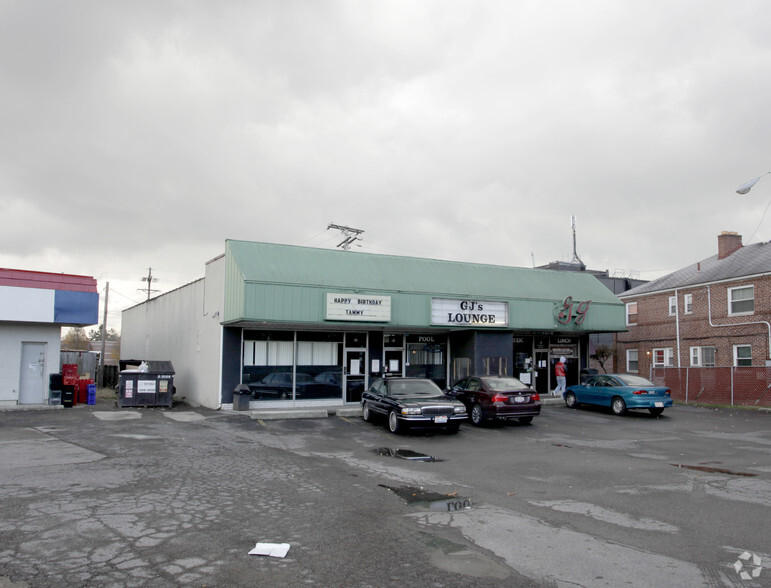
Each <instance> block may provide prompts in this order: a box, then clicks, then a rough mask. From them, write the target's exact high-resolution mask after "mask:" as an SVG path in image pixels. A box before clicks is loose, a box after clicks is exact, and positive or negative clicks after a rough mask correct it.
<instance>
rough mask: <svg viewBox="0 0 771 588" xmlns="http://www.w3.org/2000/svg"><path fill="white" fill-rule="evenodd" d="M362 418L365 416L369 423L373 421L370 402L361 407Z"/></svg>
mask: <svg viewBox="0 0 771 588" xmlns="http://www.w3.org/2000/svg"><path fill="white" fill-rule="evenodd" d="M361 418H363V419H364V420H365V421H367V422H368V423H371V422H372V413H371V412H370V411H369V404H368V403H366V402H365V403H364V406H362V407H361Z"/></svg>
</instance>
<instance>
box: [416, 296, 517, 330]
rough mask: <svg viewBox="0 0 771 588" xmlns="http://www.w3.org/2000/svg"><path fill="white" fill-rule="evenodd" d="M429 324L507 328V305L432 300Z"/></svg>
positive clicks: (446, 299) (441, 299)
mask: <svg viewBox="0 0 771 588" xmlns="http://www.w3.org/2000/svg"><path fill="white" fill-rule="evenodd" d="M431 324H432V325H445V326H448V327H474V328H483V327H507V326H508V325H509V303H508V302H499V301H489V300H451V299H448V298H432V299H431Z"/></svg>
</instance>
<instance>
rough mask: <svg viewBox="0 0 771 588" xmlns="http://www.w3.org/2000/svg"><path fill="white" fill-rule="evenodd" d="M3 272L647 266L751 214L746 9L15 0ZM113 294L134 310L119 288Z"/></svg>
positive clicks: (712, 246) (751, 15) (768, 46)
mask: <svg viewBox="0 0 771 588" xmlns="http://www.w3.org/2000/svg"><path fill="white" fill-rule="evenodd" d="M0 11H2V18H0V84H2V87H3V89H4V91H3V92H2V93H0V124H1V125H2V128H3V133H2V134H1V135H0V217H1V218H2V221H0V224H1V226H2V231H0V266H4V267H14V268H21V269H31V270H40V271H56V272H58V271H63V272H68V273H79V274H86V275H94V276H96V277H97V278H98V279H99V281H100V285H103V284H104V282H106V281H110V282H111V284H112V287H113V288H116V289H117V290H118V291H121V292H122V293H123V294H124V296H122V297H119V298H118V299H117V300H118V302H116V304H118V305H123V306H126V305H128V304H131V302H130V300H129V299H130V298H134V297H135V299H136V300H139V299H141V298H142V296H141V294H138V293H137V292H136V289H137V288H139V287H140V286H141V283H140V282H139V277H140V276H141V275H145V274H146V272H147V268H148V267H150V266H152V267H153V268H155V269H154V273H156V275H157V276H158V277H159V278H161V281H160V282H159V283H158V287H159V288H160V289H162V290H164V291H165V290H168V289H171V288H173V287H176V286H179V285H181V284H184V283H186V282H188V281H190V280H193V279H196V278H198V277H200V276H201V275H202V274H203V263H204V262H205V261H206V260H208V259H210V258H212V257H214V256H215V255H217V254H219V253H221V252H222V251H223V250H224V241H225V239H227V238H235V239H252V240H264V241H271V242H281V243H291V244H305V245H308V246H321V247H334V245H335V244H336V243H337V242H338V240H337V238H336V234H335V232H334V231H325V228H326V226H327V224H328V223H329V222H337V223H340V224H347V225H349V226H355V227H358V228H361V229H364V230H365V231H366V232H365V234H364V241H363V242H362V243H361V244H362V249H361V250H362V251H370V252H378V253H389V254H404V255H421V256H426V257H435V258H443V259H457V260H464V261H476V262H480V263H494V264H509V265H522V266H529V265H531V263H532V260H535V262H536V263H537V264H542V263H546V262H548V261H553V260H565V259H569V258H570V256H571V253H572V251H571V249H572V235H571V232H570V216H571V215H576V216H577V219H578V220H577V226H578V247H579V253H580V255H581V258H582V259H583V260H584V261H585V262H586V263H587V264H588V265H589V266H590V267H592V268H596V269H610V270H611V271H613V270H616V269H618V270H620V271H622V272H627V273H629V272H633V271H634V272H639V276H640V277H642V278H653V277H656V276H657V275H661V274H662V273H665V272H667V271H671V270H673V269H675V268H677V267H680V266H682V265H685V264H687V263H690V262H692V261H695V260H696V259H700V258H702V257H706V256H708V255H711V254H712V253H714V252H715V251H716V235H717V234H718V233H719V232H720V231H722V230H736V231H738V232H740V233H742V234H743V235H744V236H745V238H746V239H747V238H749V237H750V236H751V235H752V234H753V232H754V231H755V229H756V228H758V231H757V234H755V236H754V237H753V239H754V240H755V241H757V240H765V239H768V238H771V235H769V228H770V227H769V224H768V223H769V222H771V220H769V221H764V222H761V218H762V215H763V212H764V209H765V207H766V205H767V204H768V202H769V200H771V180H767V181H768V183H767V184H766V183H765V181H764V182H763V183H759V184H758V186H757V187H756V188H754V189H753V191H752V192H751V193H750V194H748V195H747V196H744V197H739V196H737V195H736V194H734V192H733V191H734V189H735V187H736V186H738V185H739V184H740V183H742V182H744V181H745V180H747V179H749V178H750V177H752V176H754V175H758V174H760V173H762V172H764V171H767V170H768V169H771V167H769V166H770V165H771V161H770V160H769V156H768V148H767V144H768V137H769V136H771V128H769V127H770V126H771V123H770V122H769V117H768V116H766V111H767V104H768V103H769V97H771V82H769V80H770V79H771V76H770V75H769V73H771V72H769V69H771V59H769V57H771V40H770V39H771V37H769V35H768V30H767V26H768V25H767V23H768V21H769V18H768V17H769V16H771V8H769V7H768V6H767V4H766V3H764V2H761V1H756V2H753V1H742V2H734V3H731V4H728V3H717V4H714V3H713V4H711V5H709V4H704V3H703V2H696V1H678V2H663V1H654V2H647V3H643V4H639V3H638V4H632V5H627V4H623V3H614V2H602V1H599V0H598V1H592V0H590V1H587V2H582V3H575V2H569V1H564V0H563V1H547V2H535V1H533V2H516V3H512V2H488V3H482V4H478V5H473V4H470V3H465V2H447V1H442V2H438V1H437V2H424V3H402V2H278V1H277V2H256V3H252V2H235V1H232V2H230V1H226V2H218V3H210V2H174V1H168V2H163V1H161V2H131V3H127V2H115V1H112V2H110V1H108V2H101V1H100V2H95V1H92V2H86V1H75V2H67V3H44V2H37V1H32V2H29V1H14V0H10V1H6V2H5V3H4V4H3V6H2V8H0ZM124 299H125V300H124Z"/></svg>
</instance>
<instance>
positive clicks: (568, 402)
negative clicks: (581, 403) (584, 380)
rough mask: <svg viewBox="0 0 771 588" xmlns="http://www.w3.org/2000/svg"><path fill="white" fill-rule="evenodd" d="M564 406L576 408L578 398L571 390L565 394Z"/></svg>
mask: <svg viewBox="0 0 771 588" xmlns="http://www.w3.org/2000/svg"><path fill="white" fill-rule="evenodd" d="M565 406H567V407H568V408H578V398H576V395H575V394H574V393H573V392H568V393H567V394H565Z"/></svg>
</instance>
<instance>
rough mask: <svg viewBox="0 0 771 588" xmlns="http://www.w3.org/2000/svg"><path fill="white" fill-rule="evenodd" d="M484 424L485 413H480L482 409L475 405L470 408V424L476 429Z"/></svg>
mask: <svg viewBox="0 0 771 588" xmlns="http://www.w3.org/2000/svg"><path fill="white" fill-rule="evenodd" d="M484 423H485V413H484V412H483V411H482V407H481V406H479V405H478V404H475V405H474V406H472V407H471V424H472V425H475V426H477V427H481V426H482V425H483V424H484Z"/></svg>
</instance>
